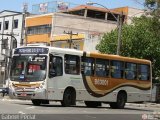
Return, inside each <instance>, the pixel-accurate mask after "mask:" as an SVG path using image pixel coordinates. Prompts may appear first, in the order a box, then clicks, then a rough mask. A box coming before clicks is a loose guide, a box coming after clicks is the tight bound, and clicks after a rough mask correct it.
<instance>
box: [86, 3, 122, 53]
mask: <svg viewBox="0 0 160 120" xmlns="http://www.w3.org/2000/svg"><path fill="white" fill-rule="evenodd" d="M94 4H97V5H99V6H101V7H103V8H105V9H107V10H108V12H109V13H110V14H111V15H112V16H113V17H114V19H115V20H116V21H117V24H118V25H117V26H118V40H117V53H116V54H117V55H120V49H121V33H122V23H123V13H121V14H120V15H119V18H118V19H117V17H116V16H115V15H114V14H113V13H112V12H111V11H110V9H108V8H107V7H105V6H104V5H102V4H99V3H96V2H87V5H94Z"/></svg>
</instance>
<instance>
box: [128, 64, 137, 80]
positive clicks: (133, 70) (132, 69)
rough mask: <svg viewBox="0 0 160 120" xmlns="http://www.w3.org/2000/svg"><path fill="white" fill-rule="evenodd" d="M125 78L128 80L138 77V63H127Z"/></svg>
mask: <svg viewBox="0 0 160 120" xmlns="http://www.w3.org/2000/svg"><path fill="white" fill-rule="evenodd" d="M125 78H126V79H128V80H136V79H137V65H136V64H135V63H129V62H126V63H125Z"/></svg>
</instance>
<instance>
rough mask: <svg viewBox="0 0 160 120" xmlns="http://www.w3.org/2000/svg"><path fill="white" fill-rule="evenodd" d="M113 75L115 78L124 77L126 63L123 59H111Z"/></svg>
mask: <svg viewBox="0 0 160 120" xmlns="http://www.w3.org/2000/svg"><path fill="white" fill-rule="evenodd" d="M111 66H112V67H111V77H113V78H123V73H124V63H123V62H121V61H115V60H113V61H111Z"/></svg>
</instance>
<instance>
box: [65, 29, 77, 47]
mask: <svg viewBox="0 0 160 120" xmlns="http://www.w3.org/2000/svg"><path fill="white" fill-rule="evenodd" d="M64 33H65V34H68V35H69V40H68V43H69V48H72V43H73V40H72V36H73V35H78V33H76V34H74V33H73V32H72V31H69V32H66V31H64Z"/></svg>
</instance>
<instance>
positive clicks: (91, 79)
mask: <svg viewBox="0 0 160 120" xmlns="http://www.w3.org/2000/svg"><path fill="white" fill-rule="evenodd" d="M151 89H152V69H151V62H150V61H149V60H144V59H137V58H130V57H123V56H119V55H110V54H100V53H92V52H87V51H79V50H75V49H66V48H56V47H49V46H25V47H20V48H16V49H15V50H14V52H13V55H12V63H11V70H10V80H9V95H10V96H11V97H15V98H17V99H28V100H31V101H32V103H33V105H36V106H38V105H41V104H49V101H60V102H61V104H62V106H65V107H69V106H71V105H76V101H83V102H84V103H85V105H86V106H87V107H98V106H101V105H102V103H107V104H109V105H110V107H111V108H117V109H123V108H124V107H125V104H126V102H143V101H150V99H151Z"/></svg>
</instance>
